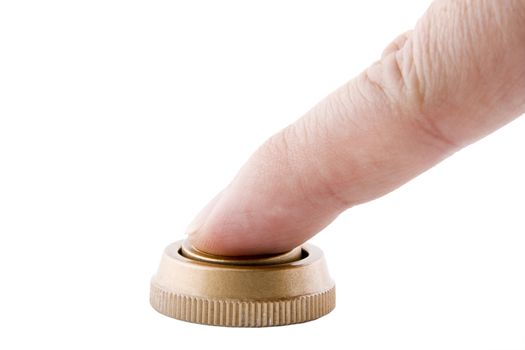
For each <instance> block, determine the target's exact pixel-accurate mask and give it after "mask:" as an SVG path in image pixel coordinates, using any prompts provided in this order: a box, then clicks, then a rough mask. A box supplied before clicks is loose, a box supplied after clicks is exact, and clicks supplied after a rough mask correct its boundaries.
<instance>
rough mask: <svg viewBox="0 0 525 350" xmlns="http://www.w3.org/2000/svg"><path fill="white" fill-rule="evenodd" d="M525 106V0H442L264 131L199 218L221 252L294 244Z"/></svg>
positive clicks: (206, 239) (201, 235) (202, 231)
mask: <svg viewBox="0 0 525 350" xmlns="http://www.w3.org/2000/svg"><path fill="white" fill-rule="evenodd" d="M524 112H525V1H524V0H498V1H496V0H471V1H467V0H441V1H435V2H434V3H432V5H431V6H430V8H429V9H428V10H427V12H426V13H425V14H424V16H423V17H422V18H421V19H420V20H419V22H418V23H417V25H416V27H415V28H414V30H413V31H410V32H408V33H406V34H403V35H401V36H400V37H399V38H398V39H396V40H395V41H394V42H393V43H392V44H390V45H389V46H388V47H387V48H386V50H385V51H384V53H383V56H382V58H381V59H380V60H379V61H378V62H376V63H374V64H372V65H371V66H370V67H369V68H367V69H366V70H365V71H364V72H362V73H361V74H360V75H359V76H357V77H356V78H354V79H353V80H351V81H349V82H348V83H346V84H345V85H344V86H342V87H340V88H339V89H337V90H336V91H335V92H333V93H332V94H330V95H329V96H328V97H327V98H326V99H324V100H323V101H321V102H320V103H319V104H318V105H317V106H315V107H314V108H313V109H312V110H310V111H309V112H308V113H306V115H304V116H303V117H302V118H300V119H299V120H297V121H296V122H295V123H293V124H292V125H289V126H288V127H286V128H285V129H284V130H282V131H281V132H279V133H278V134H276V135H274V136H272V137H271V138H270V139H269V140H267V141H266V142H265V143H264V144H263V145H262V146H261V147H260V148H259V149H258V150H257V151H256V152H255V153H254V154H253V155H252V156H251V158H250V159H249V160H248V162H247V163H246V164H245V165H244V166H243V167H242V168H241V170H240V171H239V173H238V175H237V176H236V177H235V179H234V180H233V181H232V182H231V183H230V184H229V185H228V186H227V188H226V189H224V190H223V191H222V192H221V193H219V195H217V196H216V197H215V198H214V199H213V200H212V201H211V202H210V203H209V204H208V205H207V206H206V207H205V208H204V209H203V210H202V211H201V213H200V214H199V215H198V216H197V217H196V218H195V220H194V221H193V222H192V223H191V224H190V226H189V227H188V230H187V233H188V234H189V239H190V241H191V242H192V244H193V245H194V246H195V247H197V248H198V249H201V250H203V251H206V252H210V253H214V254H220V255H251V254H265V253H277V252H283V251H287V250H290V249H292V248H294V247H296V246H298V245H300V244H301V243H303V242H305V241H306V240H308V239H309V238H310V237H312V236H313V235H315V234H316V233H317V232H319V231H320V230H321V229H323V228H324V227H325V226H326V225H328V224H329V223H330V222H332V221H333V220H334V219H335V218H336V217H337V216H338V215H339V214H340V213H341V212H343V211H345V210H346V209H348V208H350V207H352V206H354V205H356V204H360V203H364V202H367V201H370V200H372V199H375V198H377V197H380V196H382V195H384V194H386V193H388V192H390V191H392V190H394V189H396V188H397V187H399V186H401V185H402V184H404V183H406V182H407V181H409V180H410V179H412V178H413V177H415V176H417V175H418V174H420V173H421V172H423V171H425V170H427V169H429V168H430V167H432V166H434V165H435V164H436V163H438V162H440V161H441V160H443V159H444V158H446V157H448V156H450V155H451V154H453V153H454V152H456V151H458V150H459V149H461V148H462V147H465V146H466V145H468V144H470V143H472V142H474V141H476V140H478V139H480V138H482V137H484V136H485V135H487V134H489V133H490V132H492V131H494V130H496V129H498V128H500V127H501V126H503V125H504V124H506V123H508V122H510V121H511V120H513V119H515V118H516V117H518V116H519V115H520V114H522V113H524Z"/></svg>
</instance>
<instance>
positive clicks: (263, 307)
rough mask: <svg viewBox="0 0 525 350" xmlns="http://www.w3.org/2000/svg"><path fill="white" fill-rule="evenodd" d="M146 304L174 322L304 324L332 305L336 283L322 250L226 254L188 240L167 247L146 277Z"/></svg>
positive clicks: (308, 246) (255, 324) (307, 248)
mask: <svg viewBox="0 0 525 350" xmlns="http://www.w3.org/2000/svg"><path fill="white" fill-rule="evenodd" d="M150 303H151V305H152V306H153V308H154V309H155V310H157V311H158V312H160V313H161V314H164V315H166V316H169V317H173V318H176V319H179V320H183V321H188V322H194V323H200V324H207V325H216V326H232V327H267V326H280V325H287V324H294V323H301V322H307V321H311V320H314V319H317V318H319V317H321V316H324V315H326V314H328V313H329V312H330V311H332V310H333V309H334V307H335V284H334V282H333V280H332V279H331V277H330V275H329V273H328V269H327V266H326V261H325V259H324V255H323V253H322V251H321V250H320V249H319V248H317V247H316V246H314V245H311V244H304V245H303V246H301V247H298V248H295V249H293V250H291V251H289V252H286V253H282V254H276V255H265V256H242V257H225V256H218V255H213V254H208V253H205V252H202V251H200V250H198V249H196V248H195V247H192V246H191V244H190V243H189V242H188V241H178V242H175V243H173V244H171V245H169V246H168V247H167V248H166V249H165V251H164V254H163V256H162V260H161V262H160V266H159V269H158V271H157V274H156V275H155V276H154V277H153V278H152V280H151V293H150Z"/></svg>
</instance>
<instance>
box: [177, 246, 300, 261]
mask: <svg viewBox="0 0 525 350" xmlns="http://www.w3.org/2000/svg"><path fill="white" fill-rule="evenodd" d="M180 253H181V254H182V256H184V257H186V258H188V259H192V260H197V261H202V262H207V263H212V264H221V265H242V266H260V265H277V264H284V263H289V262H294V261H297V260H300V259H301V257H302V254H303V252H302V249H301V248H300V247H297V248H295V249H292V250H290V251H288V252H285V253H281V254H272V255H252V256H221V255H214V254H209V253H206V252H203V251H202V250H199V249H197V248H195V247H194V246H192V245H191V243H190V242H188V240H185V241H183V242H182V246H181V252H180Z"/></svg>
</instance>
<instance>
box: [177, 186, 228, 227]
mask: <svg viewBox="0 0 525 350" xmlns="http://www.w3.org/2000/svg"><path fill="white" fill-rule="evenodd" d="M221 194H222V192H220V193H219V194H217V195H216V196H215V197H214V198H213V199H212V200H211V201H210V202H209V203H208V204H207V205H206V206H205V207H204V208H202V210H201V211H200V212H199V214H197V216H196V217H195V218H194V219H193V221H192V222H191V223H190V224H189V225H188V227H187V228H186V234H187V235H188V236H195V234H197V233H198V232H199V230H200V229H201V227H202V226H204V223H205V222H206V219H207V218H208V216H209V215H210V213H211V211H212V210H213V208H214V207H215V205H216V204H217V201H218V200H219V198H220V197H221Z"/></svg>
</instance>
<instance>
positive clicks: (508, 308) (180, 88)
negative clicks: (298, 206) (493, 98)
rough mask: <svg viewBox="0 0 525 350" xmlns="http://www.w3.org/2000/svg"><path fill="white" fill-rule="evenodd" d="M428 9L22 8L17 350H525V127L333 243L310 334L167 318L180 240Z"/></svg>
mask: <svg viewBox="0 0 525 350" xmlns="http://www.w3.org/2000/svg"><path fill="white" fill-rule="evenodd" d="M428 4H429V2H428V1H387V0H383V1H380V0H371V1H370V0H369V1H326V0H323V1H315V2H309V1H293V2H292V1H264V2H254V1H195V0H193V1H179V2H177V1H130V0H126V1H109V0H104V1H95V0H92V1H21V0H20V1H2V2H1V3H0V278H1V287H0V323H1V325H0V329H1V331H0V348H2V349H31V348H49V349H93V348H101V349H105V348H107V349H109V348H137V349H139V348H143V349H146V348H148V349H176V348H178V349H183V348H188V347H190V346H197V348H204V346H210V347H211V346H213V347H214V349H268V347H270V346H279V348H281V347H284V346H293V347H295V348H301V349H307V348H316V347H317V348H319V347H322V348H327V347H330V348H341V349H342V348H345V349H405V350H406V349H445V348H446V349H524V348H525V298H524V296H525V254H524V251H525V235H524V233H525V223H524V220H523V208H524V199H523V198H525V186H524V184H523V179H524V178H525V169H524V167H523V159H524V154H525V153H524V149H525V137H524V135H525V120H524V119H523V118H522V119H518V120H517V121H515V122H513V123H511V124H510V125H508V126H506V127H505V128H503V129H502V130H500V131H498V132H497V133H495V134H493V135H492V136H490V137H488V138H486V139H485V140H483V141H481V142H479V143H477V144H475V145H473V146H471V147H469V148H467V149H465V150H463V151H461V152H459V153H458V154H457V155H455V156H454V157H452V158H450V159H449V160H447V161H445V162H443V163H442V164H440V165H439V166H437V167H435V168H434V169H432V170H431V171H429V172H427V173H426V174H424V175H423V176H420V177H419V178H417V179H416V180H414V181H412V182H410V183H409V184H407V185H405V186H403V187H402V188H401V189H399V190H397V191H396V192H394V193H392V194H390V195H388V196H385V197H383V198H381V199H379V200H376V201H374V202H372V203H369V204H366V205H362V206H360V207H357V208H354V209H352V210H350V211H349V212H347V213H345V214H344V215H342V216H341V217H340V218H339V219H337V221H336V222H335V223H334V224H332V225H331V226H330V227H328V228H327V229H326V230H325V231H324V232H322V233H321V234H320V235H319V236H318V237H316V238H315V239H314V240H313V241H314V242H315V243H316V244H317V245H319V246H320V247H321V248H322V249H323V250H324V252H325V254H326V256H327V259H328V263H329V267H330V270H331V273H332V275H333V277H334V278H335V280H336V282H337V286H338V306H337V308H336V309H335V311H334V312H332V313H331V314H330V315H328V316H326V317H324V318H322V319H320V320H318V321H315V322H310V323H306V324H303V325H296V326H288V327H280V328H266V329H228V328H218V327H207V326H199V325H193V324H188V323H183V322H180V321H176V320H173V319H169V318H167V317H164V316H162V315H160V314H158V313H157V312H155V311H154V310H153V309H152V308H151V307H150V306H149V303H148V293H149V279H150V277H151V276H152V274H153V273H154V272H155V270H156V268H157V266H158V262H159V259H160V256H161V253H162V250H163V249H164V246H166V245H167V244H168V243H170V242H172V241H174V240H177V239H180V238H182V237H183V232H184V229H185V227H186V225H187V224H188V223H189V221H190V220H191V219H192V218H193V216H194V215H195V214H196V213H197V211H198V210H199V209H200V207H201V206H203V205H204V204H206V202H207V201H208V200H209V199H210V198H211V197H212V196H213V195H214V194H215V193H216V192H217V191H219V190H220V189H221V188H222V187H223V186H224V185H226V184H227V183H228V182H229V181H230V179H231V178H232V176H233V175H234V174H235V173H236V171H237V169H238V168H239V166H240V165H241V164H242V163H243V162H244V160H245V159H246V158H247V157H248V156H249V155H250V153H251V152H253V151H254V150H255V148H256V147H257V146H258V145H259V144H260V143H261V142H263V141H264V140H265V138H267V137H268V136H270V135H271V134H272V133H274V132H276V131H278V130H279V129H280V128H282V127H284V126H286V125H287V124H288V123H290V122H292V121H293V120H295V119H296V118H297V117H299V116H300V115H301V114H303V113H304V112H305V111H307V110H308V109H309V108H310V107H312V106H313V105H314V104H315V103H316V102H317V101H318V100H320V99H321V98H322V97H324V96H325V95H326V94H328V93H329V92H330V91H332V90H333V89H335V88H336V87H338V86H339V85H341V84H342V83H344V82H345V81H346V80H348V79H350V78H351V77H353V76H355V75H356V74H358V73H359V72H360V71H361V70H362V69H364V68H365V67H366V66H367V65H368V64H370V63H372V62H373V61H374V60H376V59H377V58H378V57H379V56H380V54H381V51H382V49H383V48H384V47H385V46H386V45H387V44H388V42H389V41H390V40H392V39H393V38H394V37H396V36H397V34H400V33H402V32H404V31H405V30H407V29H410V28H412V27H413V25H414V24H415V22H416V20H417V18H418V17H419V16H420V15H421V14H422V13H423V11H424V10H425V8H426V7H427V6H428Z"/></svg>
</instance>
